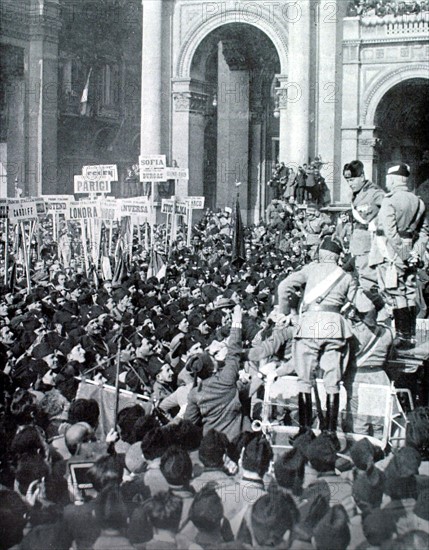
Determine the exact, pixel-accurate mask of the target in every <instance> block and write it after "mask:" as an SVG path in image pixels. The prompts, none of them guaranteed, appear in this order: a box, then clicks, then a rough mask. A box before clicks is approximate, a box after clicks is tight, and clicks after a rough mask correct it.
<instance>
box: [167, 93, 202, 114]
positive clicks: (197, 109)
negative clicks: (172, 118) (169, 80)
mask: <svg viewBox="0 0 429 550" xmlns="http://www.w3.org/2000/svg"><path fill="white" fill-rule="evenodd" d="M208 97H209V96H208V95H207V94H201V93H199V92H173V102H174V109H175V111H177V112H189V113H197V114H200V115H205V114H206V113H207V103H208Z"/></svg>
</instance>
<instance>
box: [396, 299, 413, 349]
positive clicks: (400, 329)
mask: <svg viewBox="0 0 429 550" xmlns="http://www.w3.org/2000/svg"><path fill="white" fill-rule="evenodd" d="M393 317H394V319H395V332H396V335H395V339H394V340H393V345H394V346H395V348H396V349H398V350H407V349H410V348H412V347H413V343H412V342H411V325H410V318H411V315H410V312H409V309H408V308H407V307H403V308H400V309H394V310H393Z"/></svg>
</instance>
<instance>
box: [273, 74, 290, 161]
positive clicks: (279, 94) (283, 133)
mask: <svg viewBox="0 0 429 550" xmlns="http://www.w3.org/2000/svg"><path fill="white" fill-rule="evenodd" d="M276 78H277V80H278V81H279V86H278V87H277V88H276V100H277V105H276V106H277V108H278V109H279V113H280V117H279V160H280V162H285V163H288V162H289V140H288V97H287V82H288V77H287V75H285V74H278V75H276Z"/></svg>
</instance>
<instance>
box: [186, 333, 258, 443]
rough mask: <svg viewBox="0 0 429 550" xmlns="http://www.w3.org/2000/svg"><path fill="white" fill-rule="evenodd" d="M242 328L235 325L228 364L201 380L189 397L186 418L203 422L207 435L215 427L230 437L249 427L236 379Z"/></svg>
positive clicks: (227, 359)
mask: <svg viewBox="0 0 429 550" xmlns="http://www.w3.org/2000/svg"><path fill="white" fill-rule="evenodd" d="M240 354H241V328H232V329H231V336H230V343H229V351H228V355H227V356H226V359H225V366H224V367H223V369H222V370H220V371H219V372H217V373H216V374H214V375H212V376H210V378H207V379H206V380H202V381H200V382H199V384H198V386H196V387H195V388H192V390H191V392H190V393H189V397H188V406H187V408H186V413H185V419H187V420H190V421H191V422H193V423H195V424H200V425H201V424H202V426H203V429H204V435H205V434H206V433H207V432H208V431H209V430H210V429H214V430H217V431H219V432H223V433H224V434H225V435H226V436H227V437H228V439H229V440H231V441H232V439H234V437H236V436H237V435H239V434H240V433H241V432H242V431H243V430H246V428H250V420H249V419H248V418H247V417H245V416H244V415H243V411H242V406H241V402H240V399H239V394H238V389H237V380H238V371H239V369H240Z"/></svg>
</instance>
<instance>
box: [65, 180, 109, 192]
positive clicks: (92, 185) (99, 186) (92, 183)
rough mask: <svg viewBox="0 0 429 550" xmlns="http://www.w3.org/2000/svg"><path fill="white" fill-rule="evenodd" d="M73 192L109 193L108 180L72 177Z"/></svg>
mask: <svg viewBox="0 0 429 550" xmlns="http://www.w3.org/2000/svg"><path fill="white" fill-rule="evenodd" d="M74 192H75V194H76V195H79V194H81V193H89V194H91V193H110V192H111V185H110V180H105V179H103V180H101V179H99V180H88V179H85V178H84V177H83V176H75V177H74Z"/></svg>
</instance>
